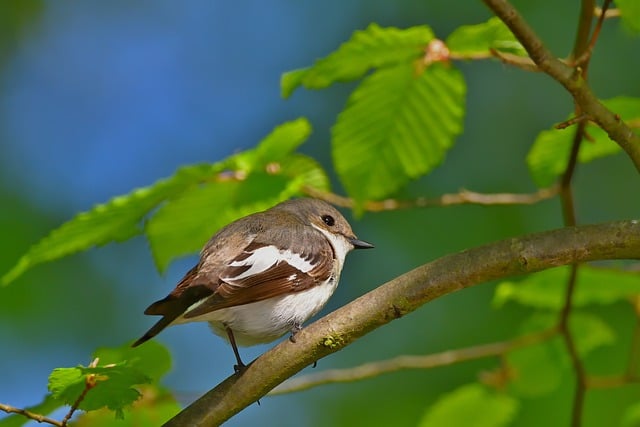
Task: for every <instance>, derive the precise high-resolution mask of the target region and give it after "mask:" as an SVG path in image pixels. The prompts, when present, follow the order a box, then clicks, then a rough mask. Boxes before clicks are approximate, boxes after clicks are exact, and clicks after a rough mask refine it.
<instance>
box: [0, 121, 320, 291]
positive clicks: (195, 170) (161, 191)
mask: <svg viewBox="0 0 640 427" xmlns="http://www.w3.org/2000/svg"><path fill="white" fill-rule="evenodd" d="M310 132H311V126H310V124H309V122H308V121H307V120H306V119H304V118H301V119H297V120H294V121H291V122H288V123H284V124H282V125H280V126H278V127H276V128H275V129H274V130H273V132H271V133H270V134H269V135H268V136H267V137H266V138H265V139H264V140H263V141H262V142H261V143H260V144H259V145H258V146H257V147H256V148H254V149H251V150H247V151H244V152H241V153H238V154H236V155H233V156H231V157H228V158H227V159H225V160H222V161H220V162H217V163H212V164H201V165H193V166H186V167H182V168H180V169H178V171H177V172H176V173H175V174H174V175H173V176H171V177H169V178H166V179H162V180H160V181H158V182H156V183H155V184H153V185H151V186H149V187H145V188H140V189H137V190H134V191H133V192H131V193H129V194H127V195H124V196H118V197H115V198H113V199H111V200H110V201H109V202H107V203H105V204H101V205H97V206H96V207H95V208H93V209H92V210H90V211H88V212H83V213H80V214H78V215H77V216H76V217H75V218H73V219H71V220H70V221H68V222H66V223H65V224H63V225H62V226H60V227H59V228H57V229H55V230H53V231H52V232H51V233H50V234H49V235H48V236H47V237H45V238H43V239H42V240H40V241H39V242H38V243H36V244H35V245H33V246H32V247H31V248H30V249H29V251H28V252H27V253H26V254H25V255H23V256H22V258H20V260H19V261H18V263H17V264H16V265H15V266H14V267H13V268H12V269H11V270H10V271H9V272H8V273H6V274H5V275H4V276H3V277H2V279H1V282H0V283H2V284H4V285H6V284H8V283H10V282H11V281H13V280H15V279H16V278H17V277H19V276H20V275H21V274H23V273H24V272H25V271H27V270H28V269H29V268H32V267H33V266H35V265H37V264H40V263H43V262H47V261H53V260H55V259H59V258H62V257H64V256H68V255H71V254H74V253H77V252H80V251H83V250H86V249H89V248H92V247H94V246H99V245H104V244H106V243H110V242H117V241H123V240H126V239H128V238H130V237H132V236H135V235H137V234H140V233H141V232H142V227H141V223H142V220H143V219H144V218H145V217H146V216H147V215H148V214H149V213H151V212H152V211H153V210H154V209H156V208H157V207H158V206H160V205H161V204H162V203H163V202H165V201H167V200H172V199H176V198H180V197H182V195H183V194H185V193H187V194H188V193H189V192H190V191H194V190H197V189H198V188H199V186H200V185H201V184H203V183H206V182H214V183H221V182H226V183H229V182H232V181H241V180H242V179H244V177H245V176H247V175H248V174H250V173H252V172H253V171H259V172H260V173H265V171H266V173H271V174H274V175H277V174H280V175H281V176H287V178H288V179H290V180H292V181H296V182H298V181H297V180H298V179H299V178H300V177H308V178H309V179H308V180H307V181H305V182H304V185H309V186H314V187H315V186H316V184H320V185H321V189H326V188H327V185H328V184H327V182H328V180H326V177H325V179H324V181H323V180H322V178H321V176H324V172H322V170H321V169H320V167H319V166H317V165H315V164H314V165H315V168H313V169H310V170H298V171H295V172H296V173H295V174H293V172H292V174H290V175H285V174H283V173H281V172H279V171H280V170H281V169H283V168H286V167H288V166H286V165H285V166H282V165H281V164H279V163H278V162H281V161H282V162H283V163H287V162H298V163H299V162H300V160H291V153H292V152H293V151H294V150H295V149H296V148H297V147H298V146H299V145H300V144H302V143H303V142H304V141H305V140H306V139H307V138H308V136H309V133H310ZM306 163H307V165H309V162H306ZM298 184H300V182H298ZM300 185H302V184H300ZM283 194H286V193H283ZM180 216H185V215H184V211H183V212H181V213H180Z"/></svg>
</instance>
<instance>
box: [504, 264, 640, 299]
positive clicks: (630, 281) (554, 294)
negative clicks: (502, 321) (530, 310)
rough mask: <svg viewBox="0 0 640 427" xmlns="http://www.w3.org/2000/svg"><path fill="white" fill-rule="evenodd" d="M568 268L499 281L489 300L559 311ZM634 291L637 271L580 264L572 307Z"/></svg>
mask: <svg viewBox="0 0 640 427" xmlns="http://www.w3.org/2000/svg"><path fill="white" fill-rule="evenodd" d="M569 268H570V267H558V268H554V269H550V270H545V271H541V272H539V273H535V274H531V275H529V276H527V277H526V278H525V279H523V280H520V281H518V282H514V281H504V282H501V283H499V284H498V286H497V287H496V290H495V295H494V298H493V302H494V304H495V305H497V306H501V305H503V304H505V303H506V302H507V301H515V302H518V303H519V304H523V305H527V306H531V307H535V308H546V309H552V310H559V309H560V308H561V307H562V305H563V303H564V295H565V289H566V286H567V285H566V284H567V280H568V277H569ZM638 294H640V274H639V273H637V272H633V271H622V270H613V269H604V268H595V267H588V266H581V267H580V268H579V269H578V276H577V282H576V288H575V292H574V295H573V306H574V307H584V306H587V305H590V304H612V303H615V302H617V301H620V300H626V299H628V298H629V297H630V296H633V295H638Z"/></svg>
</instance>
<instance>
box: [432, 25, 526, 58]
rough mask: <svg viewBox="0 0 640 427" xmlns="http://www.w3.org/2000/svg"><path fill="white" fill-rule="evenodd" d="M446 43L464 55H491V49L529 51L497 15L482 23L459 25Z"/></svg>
mask: <svg viewBox="0 0 640 427" xmlns="http://www.w3.org/2000/svg"><path fill="white" fill-rule="evenodd" d="M445 43H446V45H447V47H448V48H449V51H450V52H451V54H455V55H458V56H462V57H465V56H469V57H472V56H476V55H490V54H491V49H495V50H499V51H501V52H508V53H512V54H514V55H521V56H527V51H526V50H525V49H524V48H523V47H522V45H521V44H520V42H519V41H518V40H517V39H516V37H515V36H514V35H513V33H512V32H511V31H510V30H509V28H507V26H506V25H505V24H504V23H503V22H502V21H501V20H500V19H499V18H497V17H493V18H490V19H489V20H488V21H486V22H483V23H482V24H477V25H463V26H461V27H458V28H457V29H456V30H455V31H454V32H453V33H451V35H449V37H447V40H446V42H445Z"/></svg>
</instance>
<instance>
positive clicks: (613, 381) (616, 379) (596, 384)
mask: <svg viewBox="0 0 640 427" xmlns="http://www.w3.org/2000/svg"><path fill="white" fill-rule="evenodd" d="M638 382H640V378H639V377H638V376H629V375H626V374H625V375H603V376H590V377H587V383H586V386H587V387H588V388H600V389H602V388H615V387H622V386H625V385H628V384H634V383H638Z"/></svg>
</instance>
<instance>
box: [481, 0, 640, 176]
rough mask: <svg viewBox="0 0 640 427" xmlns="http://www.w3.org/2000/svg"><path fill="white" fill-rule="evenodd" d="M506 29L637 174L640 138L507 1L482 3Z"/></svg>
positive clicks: (493, 0) (639, 160) (490, 0)
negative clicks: (620, 151) (603, 133)
mask: <svg viewBox="0 0 640 427" xmlns="http://www.w3.org/2000/svg"><path fill="white" fill-rule="evenodd" d="M483 1H484V3H485V4H486V5H487V6H488V7H489V8H490V9H491V10H492V11H493V12H494V13H495V14H496V16H498V17H499V18H500V19H501V20H502V21H503V22H504V23H505V25H507V27H509V29H510V30H511V32H512V33H513V34H514V35H515V36H516V38H517V39H518V41H519V42H520V43H521V44H522V46H523V47H524V48H525V49H526V51H527V53H528V54H529V56H530V57H531V59H532V60H533V62H535V63H536V65H537V66H538V67H539V68H540V69H541V70H542V71H543V72H545V73H546V74H548V75H549V76H550V77H552V78H553V79H554V80H556V81H557V82H558V83H560V84H561V85H563V86H564V87H565V89H566V90H567V91H568V92H569V93H570V94H571V95H572V96H573V98H574V100H575V102H576V104H577V105H579V106H580V110H581V111H582V112H583V113H585V114H587V115H589V117H590V118H591V120H593V121H594V122H596V123H597V124H598V125H599V126H600V127H601V128H602V129H603V130H604V131H605V132H607V134H608V135H609V137H610V138H611V139H612V140H613V141H615V142H616V143H618V145H620V147H621V148H622V149H623V150H624V151H625V152H626V153H627V155H628V156H629V158H630V159H631V161H632V162H633V164H634V166H635V167H636V169H637V170H638V171H639V172H640V137H639V136H638V135H636V134H634V133H633V132H632V130H631V128H630V127H629V126H627V124H626V123H625V122H624V121H622V120H621V119H620V117H619V116H618V115H617V114H615V113H614V112H612V111H610V110H608V109H607V108H606V107H605V106H604V105H602V103H601V102H600V101H599V100H598V99H597V97H596V96H595V95H594V94H593V92H591V89H590V88H589V86H588V85H587V84H586V82H585V81H584V79H583V78H582V77H581V75H580V73H579V72H576V70H575V69H574V68H572V67H570V66H568V65H567V64H564V63H563V62H562V61H560V60H559V59H558V58H556V57H555V56H554V55H553V54H552V53H551V51H549V49H547V48H546V47H545V46H544V44H543V43H542V41H541V40H540V38H539V37H538V36H537V35H536V33H535V32H534V31H533V29H531V27H530V26H529V24H528V23H527V22H526V21H525V20H524V19H523V18H522V16H520V14H519V13H518V11H517V10H516V9H515V8H514V7H513V6H512V5H511V4H510V3H509V2H508V1H507V0H483Z"/></svg>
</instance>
